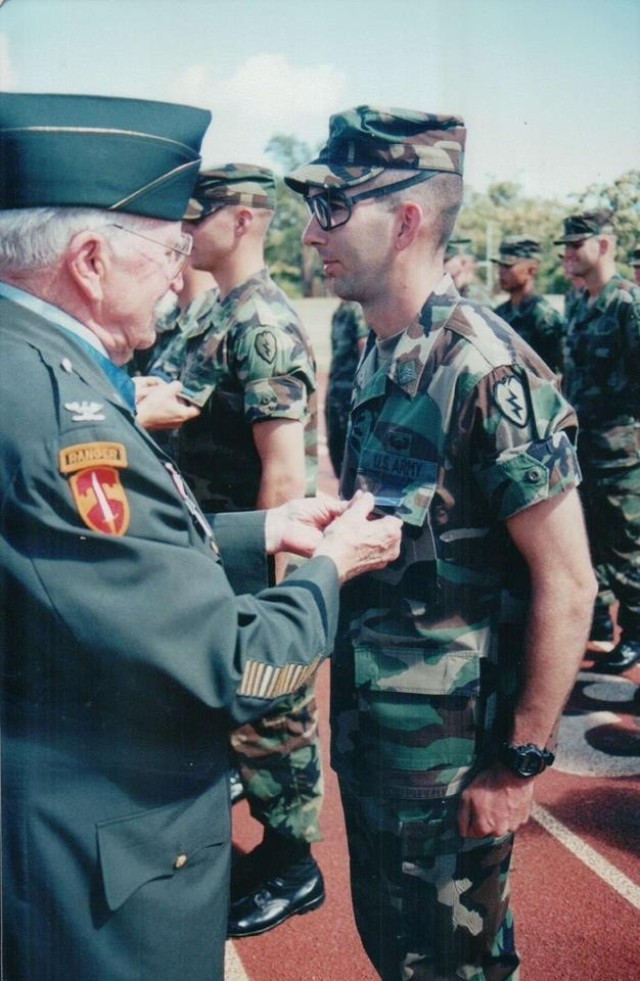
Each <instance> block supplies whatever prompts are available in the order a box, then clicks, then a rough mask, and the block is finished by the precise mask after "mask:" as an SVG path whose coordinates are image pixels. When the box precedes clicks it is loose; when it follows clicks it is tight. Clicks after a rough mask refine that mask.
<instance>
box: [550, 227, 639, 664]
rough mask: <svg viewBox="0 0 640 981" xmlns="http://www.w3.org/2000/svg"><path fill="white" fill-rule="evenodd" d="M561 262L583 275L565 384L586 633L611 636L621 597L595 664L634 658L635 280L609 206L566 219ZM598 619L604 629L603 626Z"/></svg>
mask: <svg viewBox="0 0 640 981" xmlns="http://www.w3.org/2000/svg"><path fill="white" fill-rule="evenodd" d="M556 244H558V245H564V250H565V255H564V260H563V261H564V266H565V269H566V270H567V272H568V273H569V274H570V275H572V276H580V277H582V279H583V280H584V284H585V289H584V292H583V294H582V296H581V298H580V299H579V300H578V301H577V302H576V303H575V304H574V305H573V306H572V309H571V317H570V320H569V322H568V325H567V338H566V354H565V372H566V374H565V391H566V394H567V398H569V400H570V401H571V403H572V404H573V406H574V407H575V409H576V412H577V413H578V419H579V420H580V437H579V441H578V452H579V456H580V466H581V467H582V472H583V477H584V482H583V485H582V488H581V490H582V495H583V500H584V503H585V511H586V516H587V527H588V529H589V537H590V541H591V549H592V554H593V560H594V565H595V567H596V573H597V575H598V582H599V585H600V592H599V596H598V603H597V604H596V613H595V617H594V625H593V631H592V638H593V639H594V640H603V639H605V638H606V637H607V636H608V638H609V639H611V638H612V626H611V622H610V621H609V618H608V608H609V606H610V605H611V604H612V603H613V601H614V599H615V600H618V602H619V607H618V625H619V626H620V627H621V630H622V636H621V638H620V641H619V643H618V644H617V645H616V647H614V649H613V650H612V651H610V653H608V654H607V655H606V656H605V657H602V658H599V659H598V661H597V662H596V668H597V670H599V671H605V672H612V673H617V672H620V671H624V670H626V669H627V668H629V667H631V665H632V664H634V663H635V662H636V661H637V660H638V659H640V289H639V288H638V287H637V286H635V285H634V284H633V283H631V282H629V281H627V280H624V279H623V278H622V277H621V276H619V275H618V273H617V272H616V266H615V248H616V238H615V234H614V224H613V216H612V214H611V212H610V211H605V210H601V211H591V212H584V213H583V214H578V215H571V216H570V217H568V218H566V219H565V222H564V235H563V236H562V238H560V239H558V240H557V242H556ZM603 628H604V630H605V631H606V633H603Z"/></svg>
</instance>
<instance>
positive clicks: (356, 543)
mask: <svg viewBox="0 0 640 981" xmlns="http://www.w3.org/2000/svg"><path fill="white" fill-rule="evenodd" d="M373 507H374V498H373V495H372V494H369V493H358V494H356V496H355V497H354V498H353V499H352V500H351V501H350V502H349V506H348V507H347V509H346V510H345V511H344V513H343V514H341V515H340V516H339V517H337V518H335V520H334V521H332V522H331V524H329V525H327V527H326V528H325V531H324V534H323V536H322V542H321V543H320V545H319V546H318V548H317V549H316V550H315V552H314V554H315V555H327V556H328V557H329V558H331V559H333V561H334V562H335V564H336V566H337V569H338V575H339V577H340V581H341V582H347V581H348V580H349V579H353V578H354V577H355V576H359V575H362V573H364V572H373V571H375V570H376V569H383V568H384V567H385V566H386V565H388V563H389V562H393V561H394V559H397V558H398V555H399V554H400V544H401V538H402V522H401V521H400V520H399V518H395V517H393V516H391V515H388V516H386V517H382V518H375V517H373V516H372V512H373Z"/></svg>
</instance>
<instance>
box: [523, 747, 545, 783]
mask: <svg viewBox="0 0 640 981" xmlns="http://www.w3.org/2000/svg"><path fill="white" fill-rule="evenodd" d="M516 752H517V764H516V766H517V768H518V771H519V772H520V773H521V774H522V775H523V777H535V776H536V775H537V774H538V773H540V771H541V770H542V768H543V766H544V764H543V762H542V756H541V754H540V752H538V751H536V750H535V749H521V750H517V751H516Z"/></svg>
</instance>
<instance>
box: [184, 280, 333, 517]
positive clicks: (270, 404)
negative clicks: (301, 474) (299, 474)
mask: <svg viewBox="0 0 640 981" xmlns="http://www.w3.org/2000/svg"><path fill="white" fill-rule="evenodd" d="M180 379H181V381H182V386H183V392H184V393H185V395H186V396H187V397H188V398H189V399H190V400H191V401H192V402H193V403H194V404H195V405H197V406H199V407H200V408H201V410H202V412H201V415H200V416H198V418H197V419H192V420H191V421H190V422H189V423H188V425H186V426H183V427H182V429H181V430H180V434H179V442H178V460H179V464H180V469H181V470H182V472H183V474H184V475H185V476H186V477H187V479H188V481H189V483H190V484H191V486H192V488H193V490H194V493H195V496H196V498H197V500H198V502H199V504H200V506H201V507H202V508H203V509H204V510H205V511H210V512H220V511H238V510H248V509H253V508H255V506H256V500H257V497H258V490H259V486H260V477H261V472H262V468H261V463H260V457H259V455H258V452H257V450H256V447H255V442H254V439H253V433H252V426H253V424H254V423H256V422H260V420H262V419H265V420H266V419H299V420H301V421H302V423H303V425H304V427H305V430H304V431H305V450H306V459H305V474H306V482H307V493H313V492H314V490H315V480H316V469H317V466H316V461H317V410H316V394H315V388H316V380H315V363H314V357H313V352H312V350H311V347H310V345H309V342H308V340H307V338H306V335H305V333H304V331H303V329H302V326H301V324H300V321H299V319H298V316H297V314H296V312H295V310H294V309H293V307H292V306H291V304H290V303H289V300H288V299H287V297H286V295H285V294H284V292H283V291H282V290H281V289H280V287H279V286H277V285H276V283H274V281H273V280H272V279H271V277H270V276H269V274H268V272H267V270H266V269H264V270H262V272H260V273H257V274H256V275H255V276H252V277H251V278H250V279H248V280H247V281H246V282H245V283H242V284H241V285H240V286H238V287H236V289H234V290H232V291H231V293H229V295H228V296H226V297H225V299H224V300H222V301H221V302H219V303H217V304H216V305H215V306H214V307H213V309H212V312H211V319H210V322H209V324H208V326H207V329H206V331H205V332H204V333H202V334H199V335H197V336H191V337H190V338H189V339H188V340H187V345H186V353H185V355H184V363H183V366H182V369H181V371H180Z"/></svg>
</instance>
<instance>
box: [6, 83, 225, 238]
mask: <svg viewBox="0 0 640 981" xmlns="http://www.w3.org/2000/svg"><path fill="white" fill-rule="evenodd" d="M210 120H211V113H210V112H208V111H206V110H204V109H195V108H193V107H191V106H182V105H174V104H173V103H167V102H150V101H147V100H141V99H119V98H109V97H105V96H91V95H36V94H21V93H15V92H10V93H7V92H4V93H0V208H1V209H9V208H37V207H83V208H104V209H107V210H110V211H126V212H130V213H132V214H136V215H143V216H145V217H149V218H161V219H164V220H167V221H179V220H180V219H181V218H182V216H183V214H184V210H185V208H186V206H187V201H188V200H189V195H190V194H191V191H192V190H193V186H194V184H195V180H196V175H197V173H198V168H199V166H200V144H201V142H202V137H203V136H204V133H205V130H206V128H207V126H208V125H209V122H210Z"/></svg>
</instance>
